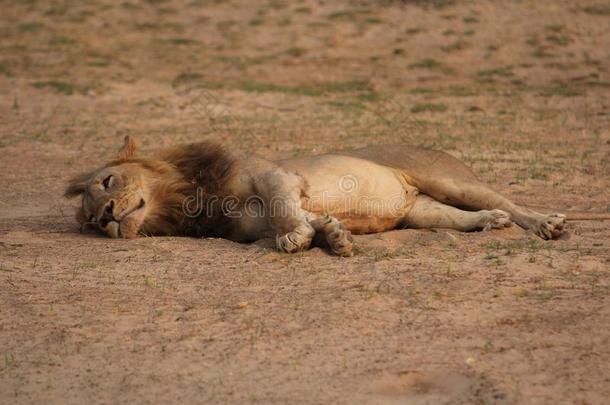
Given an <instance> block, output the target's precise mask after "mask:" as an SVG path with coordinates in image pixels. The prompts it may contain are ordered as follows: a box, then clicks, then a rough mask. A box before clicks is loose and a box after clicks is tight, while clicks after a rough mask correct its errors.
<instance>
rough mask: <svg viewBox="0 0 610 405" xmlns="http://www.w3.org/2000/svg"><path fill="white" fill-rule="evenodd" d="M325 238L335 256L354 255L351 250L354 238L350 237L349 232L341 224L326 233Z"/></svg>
mask: <svg viewBox="0 0 610 405" xmlns="http://www.w3.org/2000/svg"><path fill="white" fill-rule="evenodd" d="M326 240H327V241H328V244H329V245H330V249H331V250H332V251H333V253H334V254H336V255H337V256H343V257H351V256H353V255H354V252H353V251H352V249H353V247H354V238H352V234H351V232H350V231H348V230H347V229H345V228H344V227H343V226H341V227H338V228H337V229H335V230H334V231H332V232H330V233H329V234H327V235H326Z"/></svg>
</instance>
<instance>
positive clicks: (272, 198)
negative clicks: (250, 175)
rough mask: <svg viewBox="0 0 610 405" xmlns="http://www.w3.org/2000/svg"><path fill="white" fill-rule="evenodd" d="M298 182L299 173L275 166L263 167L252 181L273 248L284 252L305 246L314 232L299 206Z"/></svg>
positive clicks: (307, 245)
mask: <svg viewBox="0 0 610 405" xmlns="http://www.w3.org/2000/svg"><path fill="white" fill-rule="evenodd" d="M265 163H266V164H268V163H267V162H265ZM269 169H271V170H269ZM302 186H303V184H302V179H301V178H300V177H299V176H296V175H294V174H290V173H286V172H284V171H282V170H280V169H278V168H277V167H275V166H269V167H267V170H266V171H265V172H263V173H261V175H260V177H259V179H257V182H256V192H257V196H258V197H260V198H262V200H263V203H264V205H265V212H266V215H267V220H268V222H269V225H270V226H271V228H272V229H273V231H274V232H275V241H276V244H277V248H278V249H279V250H280V251H283V252H286V253H295V252H300V251H303V250H307V249H308V248H309V246H310V245H311V241H312V239H313V237H314V236H315V234H316V231H315V230H314V229H313V227H312V226H311V225H310V224H309V220H310V217H309V213H308V212H307V211H305V210H304V209H302V208H301V192H302Z"/></svg>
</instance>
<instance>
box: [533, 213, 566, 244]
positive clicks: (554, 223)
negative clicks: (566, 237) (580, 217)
mask: <svg viewBox="0 0 610 405" xmlns="http://www.w3.org/2000/svg"><path fill="white" fill-rule="evenodd" d="M565 225H566V216H565V215H563V214H550V215H547V216H546V217H545V218H544V219H543V220H542V222H540V224H539V225H538V229H536V230H535V232H536V234H537V235H538V236H540V237H541V238H543V239H556V238H558V237H560V236H561V235H562V234H563V233H564V232H565Z"/></svg>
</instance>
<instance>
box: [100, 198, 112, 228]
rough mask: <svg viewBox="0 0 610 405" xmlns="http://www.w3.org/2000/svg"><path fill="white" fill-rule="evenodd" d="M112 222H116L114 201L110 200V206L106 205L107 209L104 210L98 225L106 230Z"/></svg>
mask: <svg viewBox="0 0 610 405" xmlns="http://www.w3.org/2000/svg"><path fill="white" fill-rule="evenodd" d="M110 221H116V219H115V218H114V200H110V202H109V203H108V205H106V208H104V215H103V216H102V217H101V218H100V220H99V222H98V224H99V225H100V227H102V228H105V227H106V225H108V223H109V222H110Z"/></svg>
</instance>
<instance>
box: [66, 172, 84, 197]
mask: <svg viewBox="0 0 610 405" xmlns="http://www.w3.org/2000/svg"><path fill="white" fill-rule="evenodd" d="M90 177H91V175H90V174H89V173H86V174H81V175H80V176H76V177H74V178H72V180H70V182H69V183H68V187H66V190H65V191H64V197H66V198H73V197H76V196H79V195H81V194H83V193H84V192H85V191H87V187H88V186H89V178H90Z"/></svg>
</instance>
